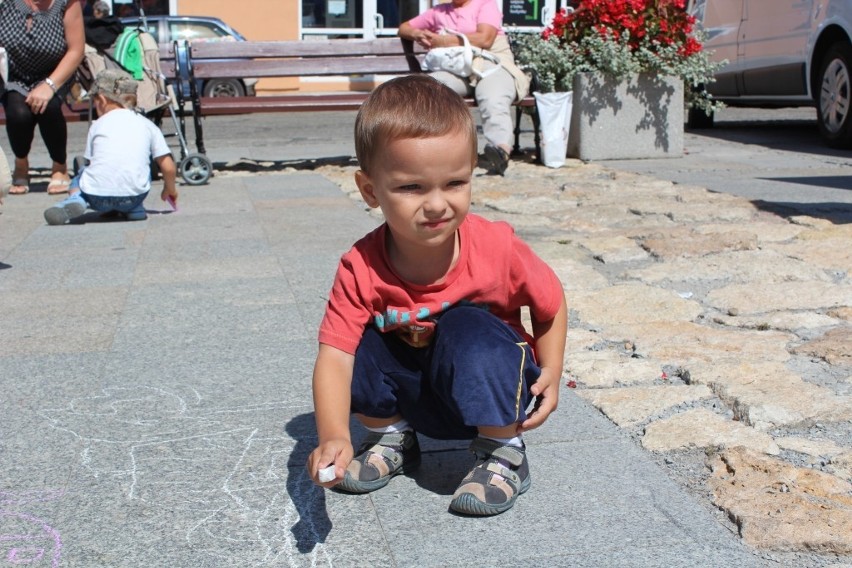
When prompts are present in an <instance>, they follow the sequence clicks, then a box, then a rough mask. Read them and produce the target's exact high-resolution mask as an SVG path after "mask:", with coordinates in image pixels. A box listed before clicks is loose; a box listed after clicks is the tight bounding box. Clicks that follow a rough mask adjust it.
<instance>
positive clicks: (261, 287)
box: [0, 173, 762, 567]
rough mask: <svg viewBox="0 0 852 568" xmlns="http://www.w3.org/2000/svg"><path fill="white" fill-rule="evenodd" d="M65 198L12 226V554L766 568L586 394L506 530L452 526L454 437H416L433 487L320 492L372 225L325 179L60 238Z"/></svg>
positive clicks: (301, 177)
mask: <svg viewBox="0 0 852 568" xmlns="http://www.w3.org/2000/svg"><path fill="white" fill-rule="evenodd" d="M54 200H55V199H54V198H51V197H48V196H47V195H44V194H39V193H32V194H30V195H27V196H23V197H20V198H16V199H15V200H14V201H10V203H11V206H10V207H9V208H7V209H4V213H3V215H2V216H0V227H3V226H4V225H5V224H6V222H7V220H8V219H9V218H10V217H24V218H27V219H28V221H26V222H24V221H17V222H16V223H15V226H16V230H18V231H23V232H24V234H23V235H18V238H17V240H15V241H14V244H12V245H9V246H8V248H2V247H0V254H2V256H0V262H2V263H3V266H7V268H4V269H2V270H0V313H2V324H1V325H2V331H3V336H4V347H3V349H2V350H1V351H0V542H3V543H4V545H7V550H10V551H13V552H9V553H8V554H11V556H8V555H7V558H11V559H12V560H9V561H8V562H10V563H13V564H14V562H13V560H15V561H18V560H21V561H22V560H24V559H26V558H29V559H30V560H32V559H35V558H36V557H38V558H39V559H44V560H46V561H47V562H49V563H50V565H53V566H86V567H87V566H116V567H120V566H128V567H130V566H133V567H136V566H193V567H195V566H210V567H218V566H335V565H336V566H389V567H391V566H393V567H396V566H421V567H427V566H471V567H472V566H502V567H507V566H508V567H511V566H529V565H540V566H636V567H652V566H720V565H736V566H760V565H762V564H761V561H760V559H759V558H758V557H756V556H754V555H753V554H752V553H751V552H750V551H749V550H747V549H746V548H745V547H743V546H742V545H741V543H740V541H739V540H738V539H737V537H736V536H735V535H733V534H731V533H730V531H729V530H728V529H727V528H725V527H724V526H722V525H721V524H719V523H718V522H717V521H716V519H715V518H714V515H713V514H712V512H710V511H708V510H706V509H704V508H703V506H702V505H700V504H699V503H697V502H696V501H695V500H694V499H693V498H692V497H690V496H689V495H688V494H687V493H686V492H685V491H684V490H683V489H681V488H680V487H679V486H678V485H677V484H676V483H675V482H673V481H672V480H670V479H669V478H668V477H667V476H666V474H665V473H664V472H663V471H662V470H661V469H659V468H658V467H657V466H656V465H655V464H654V463H653V462H652V461H651V460H650V458H649V457H648V456H647V455H646V454H644V453H643V452H642V451H641V450H640V449H638V448H637V447H636V446H635V445H634V443H633V442H632V441H631V440H630V439H629V438H627V437H626V436H625V435H623V434H622V433H620V432H619V430H618V429H617V428H615V427H614V426H613V425H612V424H611V423H610V422H609V421H608V420H607V419H606V418H605V417H603V416H602V415H601V414H599V413H598V412H597V411H595V410H593V409H591V408H590V407H589V406H587V405H586V404H585V403H584V402H582V401H581V400H580V399H579V398H577V397H576V396H574V395H573V394H572V393H568V394H567V395H566V396H565V397H564V400H563V401H562V404H561V406H560V409H559V411H558V412H557V413H556V414H555V415H554V416H553V417H552V419H551V420H549V421H548V423H547V425H546V427H544V428H542V429H539V430H537V431H534V432H532V433H530V434H529V435H528V437H527V442H528V444H529V455H530V460H531V467H532V475H533V479H534V482H533V486H532V488H531V490H530V491H529V492H528V493H527V494H526V495H524V496H523V497H522V498H521V499H519V500H518V502H517V505H516V506H515V507H514V508H513V509H512V510H510V511H509V512H507V513H505V514H503V515H500V516H498V517H496V518H488V519H470V518H463V517H459V516H455V515H452V514H450V513H449V512H448V511H447V505H448V502H449V498H450V495H451V494H452V492H453V490H454V488H455V486H456V484H457V483H458V480H459V478H460V477H462V476H463V475H464V473H465V472H466V470H467V468H468V467H469V466H470V463H471V459H472V458H471V456H470V454H469V453H468V452H467V450H466V445H467V444H466V443H465V442H461V441H437V440H428V439H423V443H422V445H423V449H424V452H425V455H424V462H423V466H422V468H421V469H420V471H419V472H417V473H416V474H414V475H413V476H411V477H400V478H397V479H394V480H393V481H392V483H391V484H390V485H389V486H388V487H387V488H385V489H383V490H381V491H379V492H376V493H374V494H372V495H365V496H352V495H344V494H340V493H336V492H333V491H324V490H321V489H319V488H317V487H315V486H313V485H312V483H311V482H310V480H309V478H308V477H307V476H306V474H305V471H304V462H305V459H306V456H307V454H308V452H309V451H310V450H311V449H312V448H313V446H314V444H315V442H316V433H315V430H314V423H313V416H312V407H311V395H310V374H311V367H312V363H313V358H314V356H315V353H316V340H315V334H316V326H317V325H318V323H319V318H320V317H321V314H322V309H323V305H324V298H325V295H326V293H327V291H328V287H329V286H330V283H331V279H332V276H333V272H334V268H335V265H336V261H337V258H338V257H339V255H340V254H341V253H342V252H343V251H344V250H345V249H346V247H347V246H348V245H349V244H351V242H352V241H353V240H354V239H355V238H357V237H358V236H360V235H362V234H363V233H365V232H366V231H368V230H370V229H371V228H373V227H374V226H375V224H376V221H375V219H373V218H372V217H370V216H368V215H367V214H366V213H364V212H363V211H362V210H360V209H359V208H358V207H357V206H356V205H354V204H353V203H352V202H351V201H350V200H349V199H348V198H347V197H346V196H345V195H343V194H342V193H341V192H340V191H339V189H338V188H337V187H336V186H335V185H333V184H332V183H330V182H329V181H327V180H325V179H323V178H321V177H320V176H317V175H312V174H300V173H283V174H276V175H263V176H254V177H250V176H220V177H216V178H214V179H213V180H212V181H211V183H210V185H209V186H205V187H199V188H189V187H186V188H183V190H182V199H181V211H180V212H178V213H176V214H171V215H151V216H150V217H149V219H148V220H147V221H144V222H139V223H114V222H104V221H102V220H101V219H99V218H97V217H93V218H92V219H89V220H87V222H86V223H85V224H81V225H76V226H68V227H46V226H44V224H43V221H41V220H40V217H39V216H40V215H41V210H42V209H43V208H44V207H46V206H48V205H49V204H50V203H52V202H53V201H54ZM149 201H150V207H151V209H152V210H154V209H155V208H157V207H159V206H160V205H159V203H158V202H157V200H156V197H154V196H152V197H151V198H149ZM3 230H4V229H2V228H0V232H2V231H3ZM357 435H359V434H357V433H356V436H357ZM26 555H28V556H26ZM2 562H3V560H0V563H2ZM19 563H20V562H19ZM44 565H47V564H46V563H45V564H44Z"/></svg>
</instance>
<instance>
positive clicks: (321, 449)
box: [307, 439, 355, 487]
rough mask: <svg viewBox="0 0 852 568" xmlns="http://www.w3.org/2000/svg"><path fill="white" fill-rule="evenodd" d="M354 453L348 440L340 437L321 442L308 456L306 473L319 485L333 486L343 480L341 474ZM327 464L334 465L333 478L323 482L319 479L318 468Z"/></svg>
mask: <svg viewBox="0 0 852 568" xmlns="http://www.w3.org/2000/svg"><path fill="white" fill-rule="evenodd" d="M354 454H355V452H354V450H353V449H352V444H351V443H350V442H349V440H344V439H340V440H329V441H327V442H323V443H322V444H320V445H319V446H318V447H317V448H316V449H315V450H314V451H312V452H311V455H309V456H308V464H307V468H308V475H310V476H311V479H312V480H313V482H314V483H316V484H317V485H319V486H320V487H334V486H335V485H337V484H338V483H340V482H341V481H343V474H344V472H345V471H346V467H347V466H348V465H349V462H351V461H352V457H353V456H354ZM329 466H333V467H334V479H333V480H331V481H325V482H323V481H320V478H319V472H320V470H321V469H325V468H327V467H329Z"/></svg>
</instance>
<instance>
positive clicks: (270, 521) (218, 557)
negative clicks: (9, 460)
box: [40, 385, 332, 566]
mask: <svg viewBox="0 0 852 568" xmlns="http://www.w3.org/2000/svg"><path fill="white" fill-rule="evenodd" d="M294 408H295V409H302V408H304V405H298V406H294V405H290V404H288V403H285V402H281V401H274V402H259V403H257V404H250V405H244V406H230V407H218V406H216V405H215V404H211V402H210V401H209V400H206V399H205V397H204V396H202V394H201V393H199V392H198V391H196V390H195V389H192V388H190V387H186V386H180V385H177V386H175V387H174V388H170V389H168V390H167V389H163V388H159V387H153V386H144V385H134V386H128V387H109V388H105V389H103V390H102V391H101V392H100V393H99V394H97V395H96V396H91V397H83V398H77V399H73V400H71V401H70V402H69V403H68V404H67V405H65V406H63V407H61V408H53V409H47V410H42V411H41V412H40V415H41V416H42V417H44V418H45V419H46V420H47V421H48V422H49V423H50V425H51V426H52V427H53V428H55V429H57V430H60V431H62V432H66V433H67V434H69V435H71V436H73V437H74V438H75V439H77V440H78V441H79V443H81V444H82V450H81V452H80V463H81V464H82V465H83V466H84V467H85V469H86V471H87V472H88V473H89V474H90V475H92V476H94V477H95V478H98V479H99V480H101V481H102V482H104V483H115V484H117V486H118V487H120V488H121V489H120V490H121V491H122V493H123V496H124V497H125V499H127V500H128V501H129V502H130V503H131V504H132V503H136V504H144V505H145V510H146V512H147V513H148V514H147V516H146V517H145V518H144V519H142V520H140V523H139V524H140V526H139V527H138V528H137V529H135V530H136V531H139V532H141V531H145V530H149V531H150V533H151V534H157V535H162V526H163V525H164V524H165V526H169V527H174V529H173V531H174V532H173V533H172V534H170V535H167V536H164V537H162V538H168V539H170V540H171V541H172V542H171V543H170V546H176V545H175V543H174V541H175V540H176V539H178V540H181V541H183V542H185V543H186V546H188V547H189V548H191V549H192V553H193V554H201V555H204V556H206V557H208V560H209V561H211V562H214V561H218V562H226V561H228V560H233V559H235V558H238V560H239V564H240V565H245V566H249V565H251V566H271V565H276V566H277V565H291V566H302V565H310V566H319V565H326V566H331V565H332V559H331V556H330V554H329V553H328V551H327V550H326V547H325V546H324V542H325V538H326V536H327V535H328V531H329V530H330V522H329V521H328V518H327V514H326V512H325V502H324V499H325V496H324V492H323V490H322V489H319V488H317V487H316V486H314V485H313V483H311V481H310V478H309V477H308V476H307V473H306V472H305V468H304V465H303V464H304V461H305V459H306V455H305V456H303V457H299V458H298V459H297V462H301V464H302V465H301V467H293V461H292V459H291V458H292V454H293V451H294V447H295V446H296V445H297V444H298V442H297V441H295V440H294V439H293V438H292V437H289V436H287V435H285V434H284V432H283V431H282V429H283V423H282V422H283V420H284V417H286V416H289V415H291V413H292V412H293V409H294ZM175 533H176V534H175Z"/></svg>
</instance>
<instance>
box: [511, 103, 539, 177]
mask: <svg viewBox="0 0 852 568" xmlns="http://www.w3.org/2000/svg"><path fill="white" fill-rule="evenodd" d="M531 108H532V112H531V113H530V118H531V119H532V123H533V136H534V139H535V161H536V163H537V164H540V163H541V136H540V135H539V126H540V123H539V118H538V107H536V106H533V107H531ZM523 116H524V109H523V107H521V106H516V107H515V145H514V146H512V155H513V156H520V155H521V118H522V117H523Z"/></svg>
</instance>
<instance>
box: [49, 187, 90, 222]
mask: <svg viewBox="0 0 852 568" xmlns="http://www.w3.org/2000/svg"><path fill="white" fill-rule="evenodd" d="M85 212H86V202H85V201H84V200H83V198H82V197H79V194H76V193H75V194H74V195H72V196H70V197H66V198H65V199H64V200H62V201H60V202H59V203H57V204H56V205H54V206H53V207H48V208H47V209H45V210H44V220H45V221H47V224H48V225H64V224H66V223H67V222H68V221H70V220H71V219H73V218H74V217H79V216H80V215H82V214H83V213H85Z"/></svg>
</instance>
